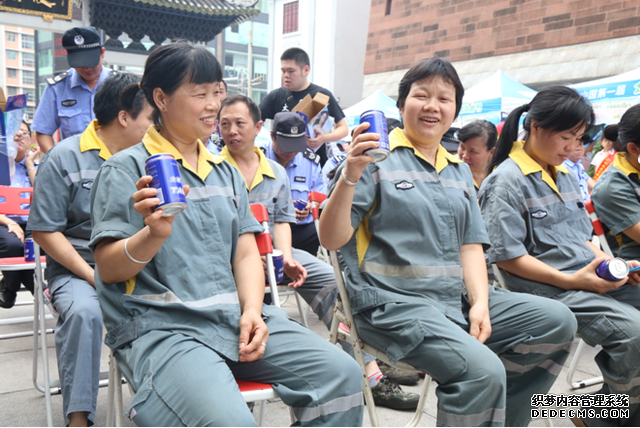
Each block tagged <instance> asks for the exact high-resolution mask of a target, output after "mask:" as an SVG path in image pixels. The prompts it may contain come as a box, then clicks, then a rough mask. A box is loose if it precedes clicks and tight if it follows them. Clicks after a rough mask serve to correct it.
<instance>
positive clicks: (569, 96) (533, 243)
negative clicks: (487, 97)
mask: <svg viewBox="0 0 640 428" xmlns="http://www.w3.org/2000/svg"><path fill="white" fill-rule="evenodd" d="M525 112H526V113H527V115H526V117H525V119H524V123H523V127H524V130H525V132H526V137H525V139H524V141H517V135H518V124H519V122H520V118H521V116H522V115H523V114H524V113H525ZM593 122H594V114H593V109H592V108H591V105H590V104H589V103H588V102H587V101H586V100H585V99H584V98H582V97H581V96H580V95H579V94H578V93H577V92H576V91H574V90H573V89H570V88H567V87H564V86H555V87H549V88H546V89H543V90H542V91H540V92H539V93H538V94H537V95H536V96H535V97H534V99H533V100H532V101H531V102H530V103H529V104H526V105H523V106H521V107H519V108H517V109H515V110H514V111H513V112H512V113H511V114H510V115H509V117H508V118H507V121H506V123H505V125H504V128H503V129H502V135H501V137H500V140H499V141H498V146H497V147H498V148H497V150H496V154H495V156H494V158H493V161H492V164H491V165H490V168H493V167H495V170H493V172H492V173H491V174H490V175H489V177H487V179H486V180H485V182H484V183H483V184H482V187H481V188H480V194H479V198H480V205H481V209H482V214H483V217H484V222H485V225H486V227H487V232H488V233H489V239H490V240H491V244H492V247H491V249H489V258H490V260H491V262H492V263H497V264H498V266H499V267H500V269H501V270H502V271H503V272H504V273H505V274H504V275H503V276H504V277H505V281H506V283H507V285H508V287H509V289H510V290H512V291H518V292H523V293H530V294H535V295H538V296H544V297H550V298H551V299H553V301H556V302H561V303H564V304H565V305H566V306H567V307H569V309H571V311H572V312H573V313H574V315H575V317H576V319H577V321H578V333H579V334H580V335H581V336H582V339H583V340H584V341H585V342H586V343H588V344H589V345H592V346H595V345H602V351H601V352H600V353H599V354H598V356H597V357H596V362H597V364H598V366H599V367H600V370H601V371H602V374H603V376H604V379H605V382H606V384H607V385H608V387H609V388H610V389H611V392H615V393H619V394H627V395H628V396H629V403H630V406H629V412H630V413H629V418H628V419H624V420H616V421H604V420H580V421H578V420H576V422H577V423H579V424H585V423H586V424H587V425H590V426H591V425H601V424H605V425H609V424H610V423H614V424H615V425H618V424H620V423H624V424H631V425H635V426H638V425H640V412H639V411H638V404H639V401H640V311H638V308H640V289H639V288H638V287H636V286H635V285H636V284H637V283H638V280H640V276H639V275H637V274H632V275H631V276H630V277H629V278H625V279H623V280H621V281H607V280H605V279H602V278H600V277H599V276H598V275H596V268H597V267H598V265H599V264H600V263H601V262H602V261H604V260H606V259H607V258H608V257H607V255H606V254H605V253H603V252H602V251H601V250H600V249H599V248H597V247H595V246H594V245H593V244H592V243H591V241H590V239H591V234H592V227H591V222H590V221H589V218H588V216H587V213H586V211H585V209H584V204H583V201H582V196H581V192H580V187H579V185H578V181H577V180H576V178H575V176H574V175H573V174H572V173H571V172H569V171H568V170H567V169H565V168H564V167H563V166H562V162H564V160H566V159H567V157H568V156H569V155H570V154H571V153H572V152H573V150H575V147H576V145H577V144H582V142H581V140H580V137H581V136H582V135H583V133H584V132H585V131H586V130H588V128H589V127H590V126H591V124H592V123H593ZM629 264H630V265H631V266H637V265H640V263H638V262H636V261H632V262H629ZM625 284H626V285H625Z"/></svg>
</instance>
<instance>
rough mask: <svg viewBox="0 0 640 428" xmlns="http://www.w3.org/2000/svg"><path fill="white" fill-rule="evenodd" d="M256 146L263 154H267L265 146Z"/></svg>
mask: <svg viewBox="0 0 640 428" xmlns="http://www.w3.org/2000/svg"><path fill="white" fill-rule="evenodd" d="M258 148H259V149H260V150H262V153H263V154H265V155H266V154H267V148H266V147H265V146H259V147H258Z"/></svg>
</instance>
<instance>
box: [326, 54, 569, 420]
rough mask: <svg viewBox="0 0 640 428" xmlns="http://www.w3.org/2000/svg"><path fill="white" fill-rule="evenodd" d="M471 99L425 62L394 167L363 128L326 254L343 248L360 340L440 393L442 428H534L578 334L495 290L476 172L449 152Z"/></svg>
mask: <svg viewBox="0 0 640 428" xmlns="http://www.w3.org/2000/svg"><path fill="white" fill-rule="evenodd" d="M463 94H464V88H463V86H462V83H461V82H460V79H459V77H458V74H457V72H456V70H455V69H454V68H453V66H452V65H451V63H449V62H448V61H446V60H443V59H439V58H431V59H425V60H422V61H419V62H418V63H417V64H415V65H414V66H413V67H412V68H411V69H410V70H409V71H408V72H407V73H406V74H405V75H404V77H403V78H402V80H401V81H400V87H399V91H398V108H399V109H400V113H401V115H402V121H403V123H404V129H395V130H394V131H393V132H392V133H391V135H390V136H389V139H390V146H391V151H390V154H389V157H388V158H387V159H386V160H384V161H382V162H377V163H373V158H372V157H371V156H368V155H367V154H366V153H364V151H365V150H367V149H371V148H376V147H378V145H379V144H378V142H377V141H378V139H379V136H378V134H374V133H367V132H366V131H367V128H368V125H367V124H362V125H360V126H359V127H358V128H357V129H356V132H355V135H354V141H353V143H352V146H351V148H350V150H349V152H348V154H347V160H346V162H345V163H344V164H343V165H344V166H343V167H341V168H340V169H339V170H338V171H337V173H336V176H335V178H334V180H333V182H332V185H333V186H332V192H331V194H330V197H329V200H328V203H327V206H326V208H325V209H324V212H323V214H322V216H321V218H320V221H321V224H320V239H321V242H322V245H323V246H325V247H326V248H329V249H332V250H336V249H338V248H342V255H343V256H344V259H345V261H346V264H347V269H346V270H345V276H346V282H347V287H348V291H349V294H350V303H351V307H352V309H353V311H354V313H355V314H356V315H355V316H356V319H357V322H358V333H359V334H360V336H361V337H362V338H363V340H365V341H366V342H368V343H370V344H371V345H373V346H375V347H376V348H378V349H382V350H385V352H386V354H387V356H388V357H389V359H390V360H391V362H395V361H398V360H402V361H404V362H407V363H409V364H411V365H412V366H414V367H416V368H418V369H420V370H421V371H424V372H426V373H428V374H429V375H430V376H432V377H433V378H434V379H435V380H436V381H437V382H438V389H437V395H438V417H437V422H438V424H439V425H445V426H501V425H504V424H505V423H506V424H507V425H510V426H526V425H527V424H528V423H529V421H530V420H531V396H532V394H544V393H546V392H547V391H548V390H549V388H550V387H551V385H552V384H553V382H554V381H555V379H556V376H557V375H558V373H559V372H560V368H561V367H562V365H563V363H564V361H565V360H566V358H567V356H568V348H569V346H570V343H571V341H572V339H573V334H574V332H575V328H576V324H575V319H574V317H573V316H572V314H571V312H570V311H569V310H567V308H566V307H565V306H563V305H561V304H558V303H555V302H547V301H546V300H545V299H542V298H539V297H536V296H526V295H521V294H516V293H510V292H508V291H505V290H501V289H493V288H492V287H489V285H488V282H487V271H486V267H485V260H484V255H483V246H487V245H488V243H489V240H488V238H487V233H486V231H485V228H484V225H483V223H482V217H481V216H480V210H479V208H478V202H477V199H476V193H475V190H474V187H473V177H472V175H471V171H470V170H469V166H468V165H467V164H465V163H464V162H462V161H461V160H460V159H458V158H456V157H454V156H452V155H450V154H449V153H447V151H446V150H445V149H444V147H442V146H441V144H440V142H441V140H442V137H443V135H444V134H445V133H446V132H447V130H448V129H449V127H450V126H451V124H452V123H453V121H454V119H455V118H456V116H457V115H458V113H459V112H460V107H461V103H462V97H463Z"/></svg>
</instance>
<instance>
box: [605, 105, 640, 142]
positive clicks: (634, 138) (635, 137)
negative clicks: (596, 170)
mask: <svg viewBox="0 0 640 428" xmlns="http://www.w3.org/2000/svg"><path fill="white" fill-rule="evenodd" d="M612 127H613V130H615V131H616V134H617V135H616V136H617V138H616V139H615V140H611V141H613V148H614V150H615V151H617V152H626V151H627V144H629V143H634V144H635V145H636V146H638V147H640V104H636V105H634V106H631V107H629V109H628V110H627V111H626V112H624V114H623V115H622V117H621V118H620V122H619V123H618V124H617V125H612Z"/></svg>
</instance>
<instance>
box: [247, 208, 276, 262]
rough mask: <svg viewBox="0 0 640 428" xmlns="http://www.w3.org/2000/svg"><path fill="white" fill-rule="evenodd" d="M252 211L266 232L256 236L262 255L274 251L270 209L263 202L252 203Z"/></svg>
mask: <svg viewBox="0 0 640 428" xmlns="http://www.w3.org/2000/svg"><path fill="white" fill-rule="evenodd" d="M249 208H251V212H252V213H253V216H254V217H255V219H256V220H258V222H260V224H262V226H263V227H264V232H262V233H261V234H259V235H257V236H256V243H257V244H258V250H260V255H261V256H266V255H267V254H271V253H273V242H272V241H271V233H269V211H267V207H265V206H264V205H262V204H251V205H250V206H249Z"/></svg>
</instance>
